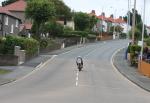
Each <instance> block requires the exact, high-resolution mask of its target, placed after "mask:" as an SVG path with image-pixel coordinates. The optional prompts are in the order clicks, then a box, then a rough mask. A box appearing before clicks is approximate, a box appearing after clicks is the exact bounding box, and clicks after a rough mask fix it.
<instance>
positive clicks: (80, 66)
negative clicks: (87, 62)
mask: <svg viewBox="0 0 150 103" xmlns="http://www.w3.org/2000/svg"><path fill="white" fill-rule="evenodd" d="M77 65H78V69H79V71H82V68H83V64H81V63H78V64H77Z"/></svg>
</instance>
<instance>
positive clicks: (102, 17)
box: [97, 15, 107, 20]
mask: <svg viewBox="0 0 150 103" xmlns="http://www.w3.org/2000/svg"><path fill="white" fill-rule="evenodd" d="M97 18H98V19H101V20H107V18H106V17H105V16H102V15H100V16H97Z"/></svg>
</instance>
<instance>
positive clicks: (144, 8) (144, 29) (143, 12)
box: [141, 0, 146, 60]
mask: <svg viewBox="0 0 150 103" xmlns="http://www.w3.org/2000/svg"><path fill="white" fill-rule="evenodd" d="M145 4H146V0H144V9H143V29H142V48H141V60H142V59H143V57H142V56H143V46H144V30H145V6H146V5H145Z"/></svg>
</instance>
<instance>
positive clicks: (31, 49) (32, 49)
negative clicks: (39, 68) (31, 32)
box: [23, 38, 39, 56]
mask: <svg viewBox="0 0 150 103" xmlns="http://www.w3.org/2000/svg"><path fill="white" fill-rule="evenodd" d="M23 49H24V50H26V54H27V55H28V56H34V55H35V54H36V53H37V52H38V49H39V42H38V41H37V40H35V39H33V38H24V42H23Z"/></svg>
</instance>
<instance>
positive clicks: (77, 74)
mask: <svg viewBox="0 0 150 103" xmlns="http://www.w3.org/2000/svg"><path fill="white" fill-rule="evenodd" d="M78 84H79V71H77V72H76V87H77V86H78Z"/></svg>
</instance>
